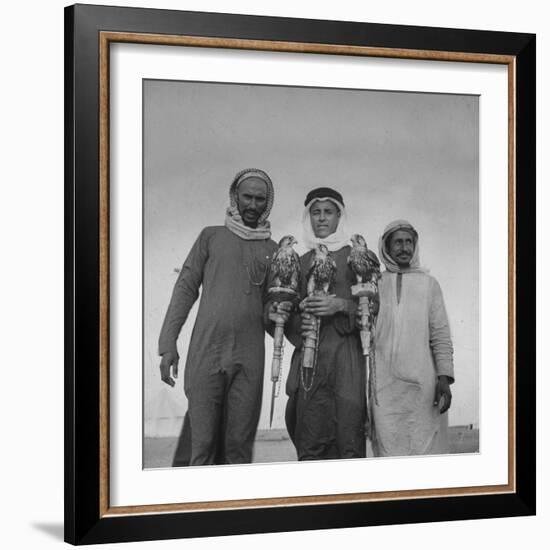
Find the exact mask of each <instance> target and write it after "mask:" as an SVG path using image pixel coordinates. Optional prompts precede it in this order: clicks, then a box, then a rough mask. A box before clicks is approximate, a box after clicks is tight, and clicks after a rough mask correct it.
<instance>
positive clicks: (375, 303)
mask: <svg viewBox="0 0 550 550" xmlns="http://www.w3.org/2000/svg"><path fill="white" fill-rule="evenodd" d="M379 311H380V299H379V298H378V296H374V297H373V298H371V299H370V300H369V313H370V315H371V316H373V317H376V315H378V312H379ZM362 316H363V306H361V305H360V304H358V305H357V309H356V311H355V326H356V327H357V328H358V329H359V330H361V329H362V328H364V327H363V326H362V324H361V321H362V319H361V317H362Z"/></svg>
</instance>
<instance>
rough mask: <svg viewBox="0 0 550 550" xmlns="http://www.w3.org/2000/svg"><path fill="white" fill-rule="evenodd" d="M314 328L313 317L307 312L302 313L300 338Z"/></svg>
mask: <svg viewBox="0 0 550 550" xmlns="http://www.w3.org/2000/svg"><path fill="white" fill-rule="evenodd" d="M314 330H315V318H314V317H313V315H310V314H309V313H302V324H301V326H300V331H301V333H302V338H305V337H306V336H307V335H308V334H309V333H310V332H313V331H314Z"/></svg>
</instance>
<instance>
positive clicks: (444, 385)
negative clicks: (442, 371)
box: [434, 375, 453, 414]
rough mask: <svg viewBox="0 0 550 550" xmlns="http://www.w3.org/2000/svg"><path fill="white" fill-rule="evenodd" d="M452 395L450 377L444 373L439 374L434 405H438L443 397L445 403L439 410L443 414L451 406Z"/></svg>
mask: <svg viewBox="0 0 550 550" xmlns="http://www.w3.org/2000/svg"><path fill="white" fill-rule="evenodd" d="M452 397H453V396H452V394H451V388H450V384H449V377H448V376H444V375H441V376H438V377H437V384H436V385H435V396H434V407H437V406H438V405H439V402H440V401H441V398H443V405H442V406H441V409H440V410H439V412H440V413H441V414H443V413H445V412H447V411H448V410H449V407H450V406H451V399H452Z"/></svg>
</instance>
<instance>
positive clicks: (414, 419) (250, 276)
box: [142, 79, 483, 469]
mask: <svg viewBox="0 0 550 550" xmlns="http://www.w3.org/2000/svg"><path fill="white" fill-rule="evenodd" d="M142 132H143V134H142V143H143V209H142V210H143V468H146V469H155V468H172V467H186V466H204V465H229V464H251V463H281V462H290V461H321V460H329V459H339V460H348V459H363V460H365V459H367V460H371V459H385V458H387V457H408V456H418V455H425V456H434V455H452V454H463V453H478V452H479V448H480V439H482V438H483V433H481V434H480V431H479V408H480V403H479V401H480V394H479V387H480V385H479V369H480V364H479V344H480V343H479V330H480V327H479V309H480V302H479V268H480V266H479V254H480V246H479V231H480V228H479V196H480V190H479V132H480V128H479V96H478V95H475V94H447V93H418V92H414V93H413V92H408V91H406V90H404V91H394V90H392V91H385V90H377V89H345V88H328V87H327V88H322V87H306V86H276V85H259V84H250V83H246V82H234V83H227V82H223V83H220V82H211V81H182V80H160V79H159V80H156V79H145V80H144V81H143V128H142Z"/></svg>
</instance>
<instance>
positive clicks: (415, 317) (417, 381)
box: [371, 271, 454, 456]
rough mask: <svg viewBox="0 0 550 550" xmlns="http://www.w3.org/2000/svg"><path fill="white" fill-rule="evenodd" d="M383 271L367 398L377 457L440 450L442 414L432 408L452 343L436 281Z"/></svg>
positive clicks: (449, 366) (449, 364) (449, 369)
mask: <svg viewBox="0 0 550 550" xmlns="http://www.w3.org/2000/svg"><path fill="white" fill-rule="evenodd" d="M401 276H402V288H401V297H400V300H399V302H398V301H397V292H396V281H397V274H396V273H390V272H388V271H386V272H384V273H383V274H382V278H381V280H380V284H379V292H380V311H379V314H378V320H377V324H376V340H375V349H376V368H375V373H374V376H375V380H374V384H373V388H374V392H375V393H376V401H375V400H374V399H371V404H372V414H373V417H374V437H373V451H374V454H375V455H376V456H406V455H418V454H441V453H446V452H448V449H447V424H448V422H447V413H445V414H443V415H442V414H440V412H439V406H434V394H435V385H436V382H437V376H438V375H447V376H449V377H451V378H452V379H453V380H454V372H453V361H452V355H453V347H452V342H451V335H450V330H449V323H448V320H447V313H446V311H445V305H444V303H443V295H442V293H441V288H440V286H439V284H438V282H437V281H436V280H435V279H434V278H433V277H432V276H431V275H428V274H427V273H425V272H410V273H403V274H402V275H401Z"/></svg>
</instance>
